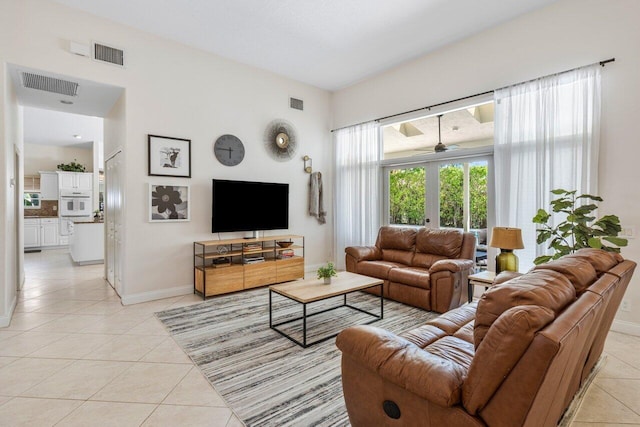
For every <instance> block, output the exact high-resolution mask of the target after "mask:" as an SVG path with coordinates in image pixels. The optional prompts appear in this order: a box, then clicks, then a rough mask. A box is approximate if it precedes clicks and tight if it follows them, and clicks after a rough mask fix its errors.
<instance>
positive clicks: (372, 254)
mask: <svg viewBox="0 0 640 427" xmlns="http://www.w3.org/2000/svg"><path fill="white" fill-rule="evenodd" d="M344 251H345V252H346V254H347V255H350V256H352V257H353V258H354V259H355V260H356V261H358V262H359V261H373V260H377V259H381V258H382V254H381V253H380V249H379V248H378V247H377V246H348V247H346V248H345V249H344Z"/></svg>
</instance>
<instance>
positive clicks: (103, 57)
mask: <svg viewBox="0 0 640 427" xmlns="http://www.w3.org/2000/svg"><path fill="white" fill-rule="evenodd" d="M93 59H95V60H96V61H102V62H108V63H109V64H114V65H119V66H121V67H124V50H122V49H116V48H115V47H111V46H105V45H103V44H100V43H94V45H93Z"/></svg>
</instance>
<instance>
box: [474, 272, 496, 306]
mask: <svg viewBox="0 0 640 427" xmlns="http://www.w3.org/2000/svg"><path fill="white" fill-rule="evenodd" d="M495 278H496V273H495V272H494V271H488V270H485V271H481V272H480V273H475V274H471V275H470V276H469V285H468V286H469V287H468V289H467V293H468V294H469V302H471V301H473V287H474V286H475V285H478V286H484V288H485V290H486V289H487V288H489V286H491V285H492V284H493V280H494V279H495Z"/></svg>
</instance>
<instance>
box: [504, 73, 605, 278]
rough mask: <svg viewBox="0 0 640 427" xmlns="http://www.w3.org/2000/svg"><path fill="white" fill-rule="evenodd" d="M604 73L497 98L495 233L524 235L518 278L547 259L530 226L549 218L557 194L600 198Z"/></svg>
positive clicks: (562, 77) (545, 81)
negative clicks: (542, 215) (507, 230)
mask: <svg viewBox="0 0 640 427" xmlns="http://www.w3.org/2000/svg"><path fill="white" fill-rule="evenodd" d="M600 68H601V67H600V66H599V65H597V64H596V65H593V66H588V67H584V68H580V69H577V70H573V71H569V72H566V73H561V74H557V75H553V76H549V77H544V78H540V79H537V80H534V81H530V82H526V83H522V84H518V85H515V86H512V87H508V88H504V89H500V90H497V91H496V92H495V121H494V125H495V129H494V135H495V147H494V160H495V174H496V175H495V178H496V180H495V182H496V225H497V226H502V227H518V228H521V229H522V238H523V241H524V246H525V249H522V250H517V251H516V253H517V255H518V258H519V259H520V271H521V272H525V271H527V270H529V268H531V267H532V266H533V260H534V258H535V257H536V256H539V255H542V254H545V253H548V252H547V249H546V246H547V245H545V244H542V245H537V244H536V231H535V230H536V226H535V224H533V223H532V221H531V220H532V219H533V217H534V215H535V214H536V212H537V210H538V209H540V208H541V209H545V210H546V211H547V212H549V210H550V205H549V202H550V201H551V200H553V199H554V197H553V195H552V194H551V190H553V189H556V188H562V189H565V190H576V191H577V192H578V193H577V194H583V193H588V194H594V195H597V194H598V146H599V135H600Z"/></svg>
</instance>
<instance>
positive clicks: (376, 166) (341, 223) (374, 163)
mask: <svg viewBox="0 0 640 427" xmlns="http://www.w3.org/2000/svg"><path fill="white" fill-rule="evenodd" d="M333 138H334V150H335V152H334V154H335V157H334V158H335V162H336V165H335V180H334V182H335V189H334V194H335V203H334V218H335V220H334V224H335V233H334V240H335V246H334V247H335V251H336V263H337V267H338V268H339V269H341V270H344V268H345V263H344V248H345V247H347V246H357V245H371V244H373V243H375V239H376V236H377V234H378V229H379V228H380V209H381V197H380V195H381V188H380V186H381V184H380V183H381V179H380V173H381V172H380V160H381V157H382V148H381V144H380V126H379V125H378V123H376V122H369V123H364V124H361V125H355V126H351V127H348V128H344V129H339V130H336V131H335V132H334V133H333Z"/></svg>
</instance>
